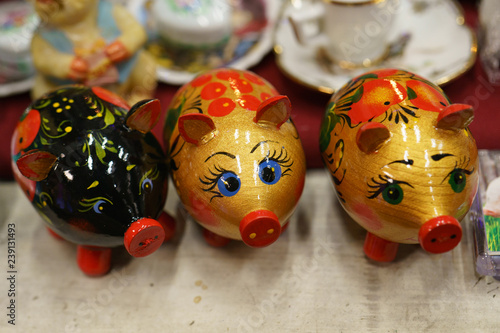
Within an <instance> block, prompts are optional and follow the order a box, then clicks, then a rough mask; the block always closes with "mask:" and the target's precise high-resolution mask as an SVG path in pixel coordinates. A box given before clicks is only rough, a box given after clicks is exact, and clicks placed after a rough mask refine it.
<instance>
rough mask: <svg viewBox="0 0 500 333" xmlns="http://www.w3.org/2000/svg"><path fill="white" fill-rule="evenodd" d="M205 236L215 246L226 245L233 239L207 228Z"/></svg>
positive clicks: (209, 243)
mask: <svg viewBox="0 0 500 333" xmlns="http://www.w3.org/2000/svg"><path fill="white" fill-rule="evenodd" d="M203 238H205V241H206V242H207V243H208V245H211V246H213V247H223V246H226V245H227V244H228V243H229V242H230V241H231V240H230V239H229V238H226V237H223V236H219V235H217V234H215V233H213V232H211V231H209V230H207V229H203Z"/></svg>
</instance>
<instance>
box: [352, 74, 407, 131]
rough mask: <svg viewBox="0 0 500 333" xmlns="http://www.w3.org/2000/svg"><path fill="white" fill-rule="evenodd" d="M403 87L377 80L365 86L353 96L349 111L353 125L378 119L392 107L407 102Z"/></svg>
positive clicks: (391, 81)
mask: <svg viewBox="0 0 500 333" xmlns="http://www.w3.org/2000/svg"><path fill="white" fill-rule="evenodd" d="M406 96H407V94H406V90H405V89H404V88H403V86H402V85H401V84H399V83H397V82H395V81H393V80H386V79H376V80H371V81H368V82H366V83H365V84H363V85H362V86H361V87H360V88H358V91H357V92H356V93H355V94H354V96H353V100H352V102H353V105H352V107H351V110H350V111H349V117H350V118H351V123H352V124H353V125H354V124H359V123H361V122H365V121H368V120H370V119H372V118H375V117H378V116H380V115H381V114H383V113H384V112H385V111H387V110H388V109H389V108H390V107H391V106H393V105H396V104H398V103H401V102H402V101H404V100H405V98H406Z"/></svg>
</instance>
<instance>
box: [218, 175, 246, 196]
mask: <svg viewBox="0 0 500 333" xmlns="http://www.w3.org/2000/svg"><path fill="white" fill-rule="evenodd" d="M217 187H218V188H219V192H220V193H221V194H222V195H223V196H226V197H232V196H233V195H235V194H236V193H238V191H239V190H240V187H241V181H240V178H239V177H238V176H237V175H235V174H234V173H232V172H224V173H223V174H222V175H221V176H220V177H219V180H218V181H217Z"/></svg>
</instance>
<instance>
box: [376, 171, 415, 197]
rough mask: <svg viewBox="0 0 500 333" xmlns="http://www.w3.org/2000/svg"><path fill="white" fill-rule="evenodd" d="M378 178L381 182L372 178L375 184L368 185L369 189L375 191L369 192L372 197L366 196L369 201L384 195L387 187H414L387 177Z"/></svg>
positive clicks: (379, 176)
mask: <svg viewBox="0 0 500 333" xmlns="http://www.w3.org/2000/svg"><path fill="white" fill-rule="evenodd" d="M378 178H379V179H380V182H378V181H377V180H375V177H372V179H371V181H372V183H373V184H367V185H368V187H370V188H372V189H373V190H369V191H368V193H370V194H371V195H370V196H366V197H367V198H368V199H374V198H376V197H377V196H378V195H379V194H380V193H382V192H383V191H384V190H385V189H386V188H387V186H389V185H392V184H404V185H408V186H410V187H412V188H413V186H411V185H410V184H409V183H407V182H404V181H399V180H394V179H392V178H391V177H389V176H387V175H378Z"/></svg>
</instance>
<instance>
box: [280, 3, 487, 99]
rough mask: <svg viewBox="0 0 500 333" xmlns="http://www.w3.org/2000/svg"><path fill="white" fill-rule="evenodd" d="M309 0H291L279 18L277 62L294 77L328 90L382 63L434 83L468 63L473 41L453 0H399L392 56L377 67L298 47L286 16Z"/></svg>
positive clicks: (451, 76)
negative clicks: (351, 65)
mask: <svg viewBox="0 0 500 333" xmlns="http://www.w3.org/2000/svg"><path fill="white" fill-rule="evenodd" d="M310 4H311V1H310V0H294V1H291V2H290V4H289V5H288V6H287V7H286V8H285V9H284V12H283V16H282V17H281V18H280V21H279V22H278V26H277V29H276V35H275V45H274V51H275V53H276V59H277V63H278V67H279V68H280V69H281V71H282V72H283V73H284V74H285V75H287V76H288V77H290V78H291V79H292V80H294V81H296V82H298V83H299V84H302V85H304V86H307V87H309V88H312V89H314V90H318V91H321V92H324V93H327V94H332V93H333V92H335V91H336V90H337V89H339V88H340V87H342V85H343V84H345V83H346V82H347V81H348V80H350V79H351V78H353V77H355V76H357V75H359V74H362V73H363V72H366V71H369V70H373V69H376V68H381V67H394V68H400V69H405V70H408V71H412V72H414V73H416V74H419V75H421V76H423V77H425V78H427V79H429V80H431V81H433V82H435V83H436V84H439V85H441V84H444V83H447V82H449V81H451V80H452V79H454V78H456V77H458V76H460V75H461V74H463V73H464V72H466V71H467V70H468V69H470V68H471V67H472V65H473V64H474V61H475V60H476V52H477V41H476V36H475V34H474V32H473V31H472V30H471V29H470V28H469V27H467V26H466V25H465V24H464V22H465V20H464V16H463V12H462V8H461V7H460V5H459V4H458V3H456V2H455V1H454V0H402V1H400V7H399V10H400V12H399V14H398V15H399V16H398V17H397V18H396V22H395V26H394V29H393V30H392V31H391V35H390V37H389V43H390V44H391V51H390V55H389V56H388V57H387V58H386V59H385V60H384V61H383V62H382V63H380V64H378V65H377V66H376V67H369V68H360V69H342V68H340V67H339V66H338V65H336V64H334V63H332V62H331V61H329V60H328V59H327V58H328V57H322V56H321V53H320V52H318V50H315V49H312V48H306V47H303V46H301V45H300V44H299V43H298V42H297V40H296V39H295V36H294V34H293V31H292V27H291V25H290V23H289V21H288V15H290V14H292V13H293V12H294V11H301V10H304V8H305V7H307V6H310Z"/></svg>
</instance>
